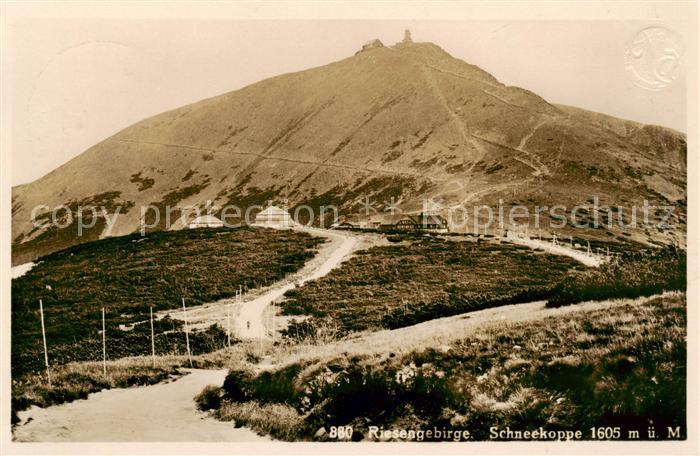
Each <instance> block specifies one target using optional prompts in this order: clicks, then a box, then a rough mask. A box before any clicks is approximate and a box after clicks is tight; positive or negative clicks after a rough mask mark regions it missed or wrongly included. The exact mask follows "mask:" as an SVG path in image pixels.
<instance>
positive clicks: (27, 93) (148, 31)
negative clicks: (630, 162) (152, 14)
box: [3, 18, 692, 185]
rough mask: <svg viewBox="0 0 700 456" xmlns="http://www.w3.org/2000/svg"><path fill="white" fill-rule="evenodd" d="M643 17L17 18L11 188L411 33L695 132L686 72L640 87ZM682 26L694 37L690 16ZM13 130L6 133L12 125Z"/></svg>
mask: <svg viewBox="0 0 700 456" xmlns="http://www.w3.org/2000/svg"><path fill="white" fill-rule="evenodd" d="M644 26H645V24H644V23H642V22H637V21H627V22H622V21H571V20H569V21H525V20H521V21H444V20H440V21H435V20H425V21H416V20H400V21H386V20H314V21H311V20H229V19H226V20H215V19H206V20H201V19H187V20H183V19H173V20H156V19H129V20H125V19H93V18H83V19H76V18H73V19H60V18H58V19H57V18H53V19H40V18H34V19H30V18H25V19H22V18H17V19H14V20H13V21H11V22H10V23H9V26H8V27H7V29H6V38H9V39H8V40H6V43H5V46H6V48H5V49H7V53H6V55H5V59H6V62H5V63H6V65H8V66H7V67H6V68H9V71H7V77H8V81H7V84H8V85H9V88H10V90H8V91H6V92H7V93H6V94H5V95H4V99H3V103H4V104H5V103H7V106H8V109H9V113H10V116H9V117H10V127H9V129H7V130H6V132H7V134H9V136H10V140H9V141H7V142H6V144H9V153H10V157H11V181H12V185H18V184H22V183H27V182H30V181H33V180H35V179H37V178H39V177H41V176H43V175H45V174H47V173H48V172H50V171H52V170H53V169H55V168H57V167H58V166H60V165H61V164H63V163H65V162H67V161H68V160H70V159H71V158H73V157H75V156H77V155H78V154H80V153H81V152H83V151H85V150H86V149H87V148H89V147H90V146H92V145H94V144H95V143H97V142H99V141H101V140H103V139H105V138H107V137H109V136H111V135H113V134H115V133H117V132H118V131H120V130H121V129H123V128H125V127H128V126H129V125H131V124H133V123H135V122H137V121H139V120H142V119H144V118H147V117H150V116H152V115H155V114H158V113H160V112H163V111H166V110H169V109H174V108H177V107H179V106H182V105H185V104H188V103H192V102H195V101H198V100H201V99H203V98H208V97H211V96H215V95H219V94H221V93H225V92H228V91H231V90H236V89H239V88H241V87H245V86H246V85H248V84H251V83H253V82H256V81H258V80H261V79H264V78H267V77H271V76H275V75H279V74H282V73H287V72H291V71H299V70H304V69H307V68H311V67H315V66H319V65H323V64H326V63H330V62H333V61H337V60H340V59H343V58H346V57H350V56H352V55H353V54H354V53H355V52H356V51H357V50H359V49H360V48H361V46H362V44H363V43H365V42H367V41H369V40H371V39H374V38H379V39H380V40H381V41H382V42H384V44H386V45H391V44H394V43H395V42H398V41H400V40H401V39H402V38H403V31H404V29H406V28H409V29H410V30H411V32H412V35H413V40H414V41H418V42H422V41H429V42H433V43H435V44H437V45H439V46H441V47H442V48H443V49H445V50H446V51H447V52H449V53H450V54H452V56H454V57H456V58H459V59H462V60H465V61H467V62H469V63H471V64H474V65H477V66H479V67H480V68H482V69H483V70H485V71H487V72H489V73H491V74H492V75H493V76H495V77H496V78H497V79H498V80H499V81H501V82H503V83H504V84H507V85H514V86H519V87H523V88H526V89H528V90H531V91H533V92H535V93H536V94H538V95H540V96H542V97H543V98H544V99H545V100H547V101H549V102H552V103H559V104H567V105H572V106H578V107H582V108H585V109H589V110H592V111H598V112H602V113H606V114H610V115H613V116H617V117H621V118H625V119H631V120H636V121H639V122H643V123H652V124H657V125H663V126H667V127H671V128H674V129H676V130H679V131H683V132H685V131H686V130H687V129H686V82H687V81H686V79H685V74H684V72H683V71H682V70H683V67H681V71H680V72H679V75H678V77H677V78H676V80H675V81H674V82H673V83H672V84H671V85H670V86H668V87H666V88H664V89H662V90H656V91H652V90H649V89H646V88H642V87H640V86H639V85H637V84H635V80H634V75H633V74H631V73H630V72H629V71H627V70H626V69H625V62H624V54H625V50H626V49H628V47H629V46H630V43H631V42H632V40H633V38H634V37H635V35H636V34H637V33H638V32H639V31H640V30H641V29H642V28H643V27H644ZM674 32H676V33H678V36H680V37H681V39H683V37H684V36H691V35H692V33H691V32H690V31H689V30H685V29H684V28H683V25H682V24H677V25H674ZM4 134H5V133H4Z"/></svg>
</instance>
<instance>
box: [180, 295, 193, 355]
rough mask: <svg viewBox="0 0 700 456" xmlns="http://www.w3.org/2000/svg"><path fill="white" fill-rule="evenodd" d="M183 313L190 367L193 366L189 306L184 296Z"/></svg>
mask: <svg viewBox="0 0 700 456" xmlns="http://www.w3.org/2000/svg"><path fill="white" fill-rule="evenodd" d="M182 314H183V316H184V319H185V343H186V344H187V358H188V359H189V360H190V368H191V367H192V353H191V352H190V330H189V327H188V326H187V308H186V307H185V298H182Z"/></svg>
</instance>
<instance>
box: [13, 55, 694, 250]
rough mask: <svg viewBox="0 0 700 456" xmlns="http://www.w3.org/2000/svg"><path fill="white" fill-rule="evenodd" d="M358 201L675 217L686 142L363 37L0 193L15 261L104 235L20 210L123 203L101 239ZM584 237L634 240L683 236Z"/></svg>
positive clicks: (349, 208)
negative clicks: (651, 207)
mask: <svg viewBox="0 0 700 456" xmlns="http://www.w3.org/2000/svg"><path fill="white" fill-rule="evenodd" d="M366 197H369V198H370V199H371V200H374V201H376V203H375V207H376V208H377V210H378V212H377V213H376V214H374V215H373V216H374V217H379V218H381V217H382V216H383V214H384V212H383V209H384V207H385V203H384V202H385V201H387V202H388V201H391V198H392V197H394V198H395V199H396V200H399V199H400V200H401V205H400V208H401V209H402V210H404V211H409V212H410V211H417V210H420V207H421V201H422V200H423V198H433V199H434V200H435V201H439V202H440V203H441V204H443V206H450V205H455V204H458V203H464V204H466V205H468V206H469V207H471V206H472V205H474V204H480V203H486V204H493V203H496V202H498V200H499V199H502V200H503V201H504V204H505V205H509V204H527V205H528V206H532V205H535V204H541V205H550V206H551V205H553V204H565V205H574V204H578V203H586V202H587V201H592V200H593V198H594V197H598V198H599V200H600V201H601V203H603V204H609V205H613V204H614V205H618V204H619V205H621V206H625V207H628V206H631V205H633V204H641V202H642V200H644V199H647V200H649V201H650V203H651V204H653V203H656V204H673V205H675V206H676V207H677V213H678V214H680V221H681V223H682V224H684V217H685V215H684V214H685V198H686V139H685V135H683V134H681V133H678V132H676V131H673V130H670V129H667V128H661V127H656V126H648V125H641V124H638V123H636V122H631V121H626V120H620V119H616V118H612V117H609V116H605V115H602V114H596V113H591V112H587V111H584V110H581V109H578V108H571V107H565V106H558V105H553V104H550V103H548V102H547V101H545V100H544V99H542V98H541V97H539V96H537V95H536V94H534V93H532V92H529V91H527V90H524V89H521V88H517V87H508V86H506V85H504V84H502V83H500V82H498V81H497V80H496V79H495V78H494V77H493V76H491V75H490V74H488V73H487V72H485V71H483V70H482V69H480V68H478V67H476V66H474V65H470V64H468V63H466V62H464V61H462V60H459V59H456V58H454V57H452V56H450V55H449V54H447V53H446V52H445V51H443V50H442V49H441V48H440V47H438V46H436V45H434V44H431V43H413V42H410V41H408V42H401V43H398V44H396V45H394V46H390V47H387V46H384V45H382V44H381V43H379V42H372V43H370V44H369V45H367V46H365V47H364V48H363V50H361V51H360V52H358V53H357V54H355V55H354V56H352V57H349V58H346V59H344V60H341V61H338V62H334V63H331V64H328V65H325V66H322V67H318V68H313V69H309V70H305V71H301V72H297V73H291V74H285V75H281V76H277V77H273V78H270V79H266V80H263V81H260V82H258V83H255V84H253V85H250V86H248V87H245V88H243V89H240V90H236V91H234V92H230V93H226V94H223V95H220V96H218V97H214V98H210V99H206V100H202V101H200V102H198V103H195V104H192V105H188V106H184V107H182V108H179V109H176V110H173V111H169V112H165V113H162V114H160V115H157V116H154V117H151V118H149V119H146V120H143V121H141V122H139V123H137V124H135V125H132V126H130V127H128V128H126V129H124V130H122V131H121V132H119V133H117V134H116V135H114V136H112V137H111V138H108V139H106V140H104V141H102V142H100V143H98V144H96V145H95V146H93V147H91V148H90V149H88V150H87V151H85V152H84V153H83V154H81V155H80V156H78V157H76V158H75V159H73V160H71V161H70V162H68V163H66V164H65V165H63V166H61V167H59V168H58V169H56V170H54V171H53V172H51V173H50V174H48V175H46V176H44V177H42V178H41V179H39V180H37V181H35V182H32V183H30V184H27V185H21V186H18V187H15V188H13V195H12V236H13V246H14V248H13V263H15V264H18V263H21V262H24V261H28V260H31V259H33V258H35V257H36V256H37V255H40V254H44V253H47V252H50V251H53V250H56V249H59V248H62V247H65V246H67V245H71V244H73V243H75V242H83V241H86V240H90V239H95V238H98V237H100V236H103V235H104V234H105V228H106V225H107V224H106V221H105V219H104V217H102V216H99V215H98V217H97V218H96V220H95V226H94V228H91V229H89V230H87V231H86V232H85V233H83V236H81V237H80V238H78V237H77V233H76V222H75V221H73V223H72V224H68V222H69V220H66V225H68V226H67V227H66V228H62V229H59V228H50V229H48V230H47V229H43V228H39V229H37V228H34V227H33V226H32V223H31V220H30V214H31V211H32V209H33V208H34V207H35V206H37V205H41V204H43V205H46V206H48V207H49V208H54V207H56V206H57V205H60V204H66V205H68V206H69V207H70V208H71V209H72V210H75V209H76V208H77V207H78V206H79V205H88V204H98V205H104V206H105V207H106V208H107V212H113V211H115V210H116V209H115V208H116V207H117V206H121V207H122V209H121V212H120V215H118V216H117V218H116V221H115V223H114V226H113V229H112V230H111V233H110V234H111V235H121V234H126V233H130V232H133V231H135V230H137V229H138V227H139V220H140V208H141V206H143V205H147V204H155V205H157V206H159V207H162V208H164V207H165V206H173V207H183V206H189V205H202V204H204V203H205V202H206V201H207V200H211V201H213V202H214V203H215V204H216V205H219V206H222V205H224V204H226V203H233V204H236V205H238V206H240V207H241V208H243V209H245V208H246V207H249V206H250V205H251V204H264V203H265V202H266V201H267V200H274V201H276V202H279V201H281V200H283V199H287V200H288V202H289V206H290V207H291V208H294V207H295V206H296V205H299V204H308V205H310V206H312V207H316V206H319V205H323V204H326V205H327V204H336V205H338V206H339V207H340V208H341V210H342V214H343V215H345V216H350V215H352V214H355V213H357V212H358V210H359V209H360V207H361V204H360V203H361V201H363V200H364V199H365V198H366ZM42 210H43V211H44V212H42ZM42 210H39V211H38V212H39V214H40V215H41V216H43V217H44V218H45V217H46V216H47V213H46V212H47V211H46V208H44V209H42ZM623 212H624V211H623ZM61 213H62V214H65V211H62V212H61ZM178 215H180V214H179V213H178V212H177V211H175V212H174V213H173V214H172V217H173V218H176V217H177V216H178ZM40 218H41V217H40ZM676 221H678V219H676ZM178 226H182V223H180V224H178V225H176V228H177V227H178ZM584 231H586V234H587V235H589V236H592V237H598V238H618V237H626V238H630V239H635V240H640V241H644V242H670V241H671V240H672V237H671V236H672V235H673V236H675V237H679V236H683V235H682V233H675V234H673V233H669V232H668V230H663V229H654V230H647V231H646V232H645V231H644V230H639V229H637V230H634V229H629V230H625V229H622V228H620V229H617V231H615V230H613V231H610V230H607V229H597V230H595V229H590V230H584ZM606 231H608V233H606ZM680 231H684V229H682V230H680Z"/></svg>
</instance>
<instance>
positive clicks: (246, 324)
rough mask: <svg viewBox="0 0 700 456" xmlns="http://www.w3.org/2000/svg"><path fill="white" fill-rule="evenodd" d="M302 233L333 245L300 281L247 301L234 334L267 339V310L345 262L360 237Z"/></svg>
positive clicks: (302, 229) (331, 233)
mask: <svg viewBox="0 0 700 456" xmlns="http://www.w3.org/2000/svg"><path fill="white" fill-rule="evenodd" d="M299 230H301V231H305V232H308V233H310V234H316V235H318V236H322V237H325V238H327V239H328V240H329V241H330V242H328V243H327V245H326V246H324V247H322V251H321V252H319V255H317V256H316V258H315V260H316V261H314V260H312V261H311V262H309V263H310V264H307V266H305V267H304V269H302V272H301V273H300V274H299V276H298V278H297V279H296V280H294V281H291V282H289V283H286V284H281V285H277V286H274V287H273V288H272V289H270V290H269V291H267V292H265V293H264V294H263V295H262V296H259V297H258V298H256V299H253V300H251V301H245V302H243V304H242V305H241V307H240V310H239V312H238V315H237V318H236V319H235V332H234V333H235V334H236V336H238V337H239V338H241V339H265V338H267V337H268V335H267V331H266V328H265V317H264V312H265V308H266V307H267V306H269V305H271V304H272V303H273V302H275V301H276V300H277V299H279V298H281V297H282V296H283V295H284V294H285V293H286V292H287V291H289V290H291V289H293V288H295V287H297V286H299V285H303V284H304V283H306V282H308V281H311V280H316V279H319V278H321V277H323V276H325V275H326V274H328V273H329V272H331V271H332V270H333V269H334V268H335V267H337V266H338V265H339V264H340V263H341V262H342V261H343V260H345V259H346V258H348V256H350V254H351V253H352V252H353V251H354V249H355V246H356V245H357V241H358V238H357V237H356V236H352V235H348V234H341V233H335V232H331V231H327V230H320V229H315V228H299Z"/></svg>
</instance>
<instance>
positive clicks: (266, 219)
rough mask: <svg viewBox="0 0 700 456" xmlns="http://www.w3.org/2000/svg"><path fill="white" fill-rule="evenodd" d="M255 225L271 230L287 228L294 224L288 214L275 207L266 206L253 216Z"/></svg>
mask: <svg viewBox="0 0 700 456" xmlns="http://www.w3.org/2000/svg"><path fill="white" fill-rule="evenodd" d="M255 225H260V226H267V227H271V228H289V227H292V226H293V225H295V223H294V221H293V220H292V218H291V216H290V215H289V212H287V211H285V210H284V209H282V208H279V207H277V206H268V207H266V208H265V209H263V210H262V211H260V212H258V214H257V215H256V216H255Z"/></svg>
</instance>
